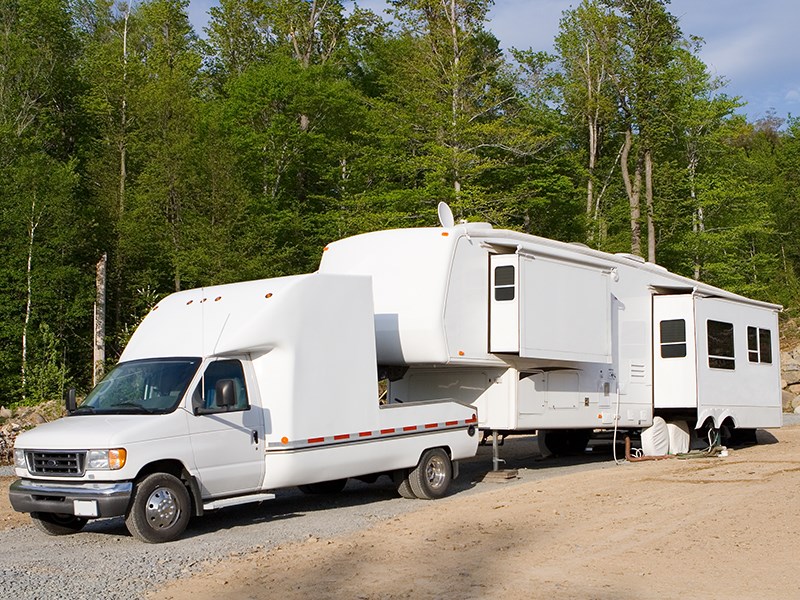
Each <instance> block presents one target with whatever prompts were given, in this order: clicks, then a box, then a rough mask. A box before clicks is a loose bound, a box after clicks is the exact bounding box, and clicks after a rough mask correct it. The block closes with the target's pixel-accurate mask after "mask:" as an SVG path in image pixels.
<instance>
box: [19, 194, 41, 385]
mask: <svg viewBox="0 0 800 600" xmlns="http://www.w3.org/2000/svg"><path fill="white" fill-rule="evenodd" d="M38 226H39V219H38V217H37V216H36V195H35V194H34V197H33V200H32V201H31V219H30V222H29V224H28V262H27V268H26V271H25V282H26V285H27V287H26V296H25V319H24V321H23V323H22V399H23V400H25V386H26V385H27V383H28V382H27V376H28V326H29V325H30V322H31V312H32V307H33V286H32V273H33V269H32V267H33V241H34V239H35V237H36V228H37V227H38Z"/></svg>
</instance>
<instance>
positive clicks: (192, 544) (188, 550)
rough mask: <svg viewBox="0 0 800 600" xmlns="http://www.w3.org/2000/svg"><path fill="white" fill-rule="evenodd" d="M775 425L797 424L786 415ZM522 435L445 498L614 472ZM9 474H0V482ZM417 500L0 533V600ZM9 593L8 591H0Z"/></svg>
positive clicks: (405, 508) (67, 597) (195, 567)
mask: <svg viewBox="0 0 800 600" xmlns="http://www.w3.org/2000/svg"><path fill="white" fill-rule="evenodd" d="M784 423H785V424H787V425H788V424H796V423H800V415H786V418H785V419H784ZM535 448H536V446H535V442H534V440H533V439H531V438H529V437H520V438H510V439H509V440H507V442H506V444H505V445H504V446H503V447H502V448H501V456H502V457H504V458H505V459H506V461H507V465H506V466H507V467H508V468H513V469H518V470H519V477H518V478H517V479H515V480H513V481H509V482H504V483H496V482H491V480H488V479H487V480H485V481H484V480H483V479H484V476H485V475H486V473H487V471H489V470H491V448H489V447H481V448H479V452H478V456H477V457H475V458H474V459H471V460H469V461H463V462H462V465H461V476H460V477H459V479H458V480H456V481H455V482H454V485H453V487H452V495H451V496H450V498H444V499H442V500H439V501H438V502H443V503H446V502H448V501H449V500H450V499H451V498H460V497H464V496H465V495H470V494H474V493H478V492H482V491H487V490H492V489H497V486H499V485H503V486H513V485H516V484H519V483H523V482H527V481H535V480H541V479H546V478H549V477H555V476H559V475H563V474H567V473H570V472H575V471H583V470H590V469H604V468H614V463H613V461H612V460H611V449H610V444H608V443H605V444H604V443H602V442H600V443H598V444H596V445H595V448H594V450H595V451H594V452H593V453H592V454H588V453H587V454H585V455H583V456H580V457H576V458H574V459H552V458H550V459H547V460H541V459H540V457H539V456H538V454H537V452H536V450H535ZM11 474H13V472H12V470H11V468H10V467H0V475H11ZM422 505H424V503H423V502H422V501H415V500H405V499H402V498H398V497H397V495H396V492H395V491H394V488H393V486H392V485H391V483H390V482H389V480H388V479H387V478H381V479H380V480H378V482H376V483H375V484H372V485H366V484H363V483H360V482H357V481H350V482H349V483H348V485H347V488H346V489H345V490H344V492H342V493H340V494H337V495H335V496H328V497H321V496H305V495H303V494H301V493H299V492H297V491H295V490H287V491H281V492H279V494H278V497H277V498H276V499H275V500H272V501H268V502H264V503H262V504H257V505H244V506H239V507H231V508H226V509H222V510H219V511H216V512H212V513H208V514H207V515H205V516H204V517H202V518H200V519H195V520H193V521H192V523H191V524H190V526H189V529H188V530H187V532H186V533H185V534H184V536H183V538H182V539H180V540H178V541H175V542H172V543H169V544H160V545H150V544H143V543H141V542H138V541H136V540H134V539H133V538H132V537H131V536H130V535H129V534H128V532H127V530H126V529H125V525H124V523H123V521H122V519H104V520H98V521H92V522H90V523H89V524H88V525H87V526H86V528H85V529H84V531H83V532H81V533H80V534H77V535H73V536H65V537H50V536H47V535H45V534H43V533H40V532H39V531H37V530H35V529H34V528H32V527H20V528H16V529H11V530H7V531H4V532H0V596H3V597H10V596H13V597H14V598H15V599H17V600H28V599H50V598H60V599H63V600H73V599H79V598H97V597H102V598H106V599H109V600H111V599H117V598H120V599H121V598H140V597H142V596H143V595H144V594H145V593H146V592H148V591H150V590H152V589H154V588H155V587H156V586H158V585H160V584H163V583H165V582H167V581H169V580H173V579H176V578H180V577H185V576H187V575H189V574H191V573H196V572H199V571H201V570H202V569H203V567H205V566H206V565H208V564H209V563H216V562H219V561H221V560H224V559H225V558H226V557H229V556H233V555H245V554H248V553H251V552H255V551H260V550H264V549H269V548H274V547H276V546H281V545H285V544H288V543H291V542H297V541H302V540H308V543H315V542H316V541H317V540H318V539H326V538H331V537H335V536H340V535H344V534H348V533H352V532H354V531H358V530H360V529H362V528H365V527H368V526H369V525H371V524H373V523H375V522H377V521H384V520H387V519H391V518H392V517H394V516H396V515H399V514H403V513H407V512H410V511H413V510H415V509H418V508H420V507H421V506H422ZM9 590H13V593H10V594H9V593H8V591H9Z"/></svg>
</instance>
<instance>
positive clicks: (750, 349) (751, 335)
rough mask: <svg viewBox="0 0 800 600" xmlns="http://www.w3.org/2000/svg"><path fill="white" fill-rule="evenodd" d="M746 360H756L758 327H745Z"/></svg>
mask: <svg viewBox="0 0 800 600" xmlns="http://www.w3.org/2000/svg"><path fill="white" fill-rule="evenodd" d="M747 360H749V361H750V362H758V329H757V328H755V327H748V328H747Z"/></svg>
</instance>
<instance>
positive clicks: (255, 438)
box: [253, 429, 258, 444]
mask: <svg viewBox="0 0 800 600" xmlns="http://www.w3.org/2000/svg"><path fill="white" fill-rule="evenodd" d="M253 443H254V444H258V430H257V429H253Z"/></svg>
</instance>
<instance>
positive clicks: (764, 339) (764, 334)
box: [758, 329, 772, 364]
mask: <svg viewBox="0 0 800 600" xmlns="http://www.w3.org/2000/svg"><path fill="white" fill-rule="evenodd" d="M758 342H759V344H758V345H759V350H760V355H761V362H762V363H769V364H772V332H771V331H770V330H769V329H759V330H758Z"/></svg>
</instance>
